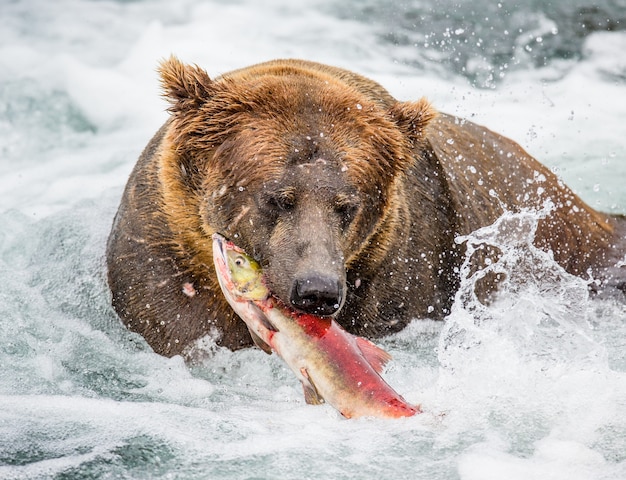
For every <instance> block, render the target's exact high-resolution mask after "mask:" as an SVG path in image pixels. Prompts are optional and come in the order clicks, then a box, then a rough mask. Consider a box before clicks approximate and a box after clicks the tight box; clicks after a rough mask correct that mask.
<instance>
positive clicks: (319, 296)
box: [289, 273, 345, 316]
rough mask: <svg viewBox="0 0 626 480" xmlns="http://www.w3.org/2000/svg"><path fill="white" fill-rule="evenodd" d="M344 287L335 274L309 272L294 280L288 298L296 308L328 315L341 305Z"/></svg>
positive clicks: (332, 313)
mask: <svg viewBox="0 0 626 480" xmlns="http://www.w3.org/2000/svg"><path fill="white" fill-rule="evenodd" d="M344 288H345V286H344V282H342V281H341V279H339V278H338V277H336V276H333V275H328V274H322V273H309V274H307V275H302V276H300V277H298V278H296V279H295V280H294V282H293V285H292V287H291V294H290V298H289V300H290V302H291V305H292V306H293V307H295V308H297V309H298V310H302V311H304V312H306V313H311V314H313V315H321V316H330V315H334V314H335V313H337V312H338V311H339V309H340V308H341V307H342V306H343V300H344V296H345V295H344Z"/></svg>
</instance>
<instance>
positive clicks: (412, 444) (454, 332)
mask: <svg viewBox="0 0 626 480" xmlns="http://www.w3.org/2000/svg"><path fill="white" fill-rule="evenodd" d="M387 5H389V4H388V2H382V1H378V0H368V1H364V2H356V1H350V2H344V1H338V0H334V1H332V0H325V1H323V0H317V1H312V2H307V4H306V5H296V4H294V3H293V2H289V1H287V0H271V1H266V2H263V3H262V4H261V2H253V1H252V0H240V1H237V2H201V1H199V0H185V1H181V2H168V1H166V0H155V1H151V2H147V1H136V2H122V1H119V2H115V1H78V0H58V1H55V2H49V1H45V0H41V1H37V0H31V1H29V2H26V1H24V2H2V3H1V4H0V287H1V288H0V366H1V367H2V368H0V478H3V479H4V478H6V479H43V478H46V479H47V478H55V479H72V478H77V479H78V478H81V479H82V478H181V479H192V478H216V479H261V478H285V479H289V478H294V479H296V478H297V479H300V478H307V477H320V478H333V479H341V478H377V479H386V478H389V479H402V478H410V479H415V478H425V479H426V478H427V479H463V480H473V479H491V478H493V479H496V478H498V479H499V478H510V479H534V478H537V479H539V478H540V479H581V480H582V479H585V480H586V479H623V478H626V416H625V415H624V412H625V411H626V310H625V308H624V306H623V305H618V304H613V303H610V302H596V301H593V302H592V301H589V299H588V298H587V294H586V289H585V284H584V282H583V281H581V280H580V279H577V278H573V277H571V276H569V275H567V274H566V273H565V272H563V271H562V270H561V269H560V268H559V267H558V266H557V265H555V264H554V263H553V262H552V261H551V260H550V258H548V257H547V256H546V255H545V254H543V253H542V252H539V251H537V250H535V249H534V248H533V247H532V245H530V242H529V239H530V238H532V231H533V227H534V222H536V220H537V218H538V215H537V214H531V213H528V212H523V213H521V214H519V215H517V216H515V215H506V216H505V217H503V218H502V219H501V220H500V223H499V224H498V225H496V226H495V227H493V228H487V229H484V230H482V231H480V232H477V233H476V234H474V235H473V236H472V237H471V238H470V241H478V240H481V241H487V242H489V243H491V244H494V245H498V246H500V248H501V249H502V250H503V251H504V252H505V254H504V255H503V257H502V259H501V260H500V261H499V262H498V264H496V265H493V266H492V267H490V268H494V269H499V270H501V271H504V272H507V274H508V277H507V279H508V281H507V283H506V284H505V286H504V288H505V290H504V292H505V295H503V296H502V297H501V298H500V299H499V300H498V301H497V302H495V303H494V304H493V305H491V306H489V307H485V306H483V305H482V304H480V303H479V302H477V301H476V299H475V298H474V297H473V293H472V288H473V284H474V282H475V281H476V280H477V278H475V277H472V278H470V279H468V280H467V281H466V282H464V283H463V285H462V288H461V290H460V292H459V295H458V297H457V301H456V302H455V305H454V308H453V312H452V314H451V315H450V317H449V318H448V320H447V322H446V323H445V324H442V323H434V322H429V321H415V322H413V323H412V324H411V325H410V326H409V327H408V328H407V329H406V330H405V331H403V332H401V333H400V334H397V335H395V336H393V337H390V338H387V339H385V340H384V341H382V342H381V344H382V346H383V347H384V348H386V349H387V350H389V351H390V352H391V353H392V354H393V356H394V361H393V362H392V364H391V365H390V366H389V367H388V369H387V371H386V373H385V377H386V379H387V380H388V381H389V383H390V384H391V385H393V386H394V388H396V389H397V390H398V391H399V392H401V393H402V394H403V395H404V396H405V398H407V399H408V400H409V401H413V402H417V403H422V405H423V407H424V410H425V411H426V413H425V414H423V415H420V416H418V417H413V418H409V419H401V420H397V421H387V420H372V419H357V420H350V421H347V420H344V419H342V418H341V417H340V416H339V415H338V414H337V413H336V412H335V411H334V410H333V409H332V408H331V407H328V406H320V407H312V406H308V405H306V404H305V403H304V401H303V395H302V392H301V390H300V387H299V386H298V384H297V381H296V380H295V378H294V376H293V374H291V373H290V371H289V370H288V369H286V368H285V366H284V365H283V363H282V362H281V361H280V359H278V358H276V356H267V355H265V354H264V353H263V352H260V351H259V350H256V349H249V350H245V351H240V352H230V351H226V350H223V349H219V348H216V347H215V346H214V345H212V344H211V342H210V341H207V342H206V344H205V345H204V348H203V350H202V352H203V355H200V356H199V357H198V359H197V362H196V364H195V365H192V366H186V365H184V363H183V362H182V360H181V359H180V358H173V359H165V358H162V357H159V356H157V355H155V354H154V353H152V352H151V350H150V349H149V348H148V347H147V345H146V344H145V342H144V341H143V340H142V339H141V337H139V336H137V335H135V334H132V333H130V332H128V331H126V330H125V329H124V328H123V326H122V325H121V324H120V322H119V321H118V319H117V317H116V316H115V314H114V313H113V311H112V309H111V307H110V305H109V302H110V298H109V293H108V290H107V287H106V281H105V265H104V248H105V247H104V246H105V242H106V237H107V234H108V231H109V229H110V225H111V221H112V218H113V215H114V213H115V210H116V208H117V204H118V202H119V198H120V196H121V192H122V188H123V186H124V183H125V181H126V178H127V176H128V174H129V172H130V170H131V168H132V166H133V164H134V162H135V160H136V158H137V156H138V154H139V153H140V151H141V149H142V148H143V147H144V145H145V144H146V143H147V141H148V139H149V138H150V136H151V135H152V134H153V133H154V131H155V130H156V129H157V128H158V126H159V125H160V124H161V123H162V122H163V121H164V120H165V118H166V114H165V113H164V110H165V108H166V105H165V103H164V102H163V101H162V100H161V99H160V97H159V91H158V82H157V79H156V75H155V72H154V69H155V65H156V64H157V62H158V60H159V59H161V58H164V57H166V56H168V55H169V54H170V53H175V54H177V55H178V56H179V57H180V58H181V59H183V60H184V61H187V62H190V63H198V64H199V65H201V66H203V67H205V68H207V70H208V71H209V74H211V75H213V76H215V75H217V74H219V73H222V72H225V71H228V70H230V69H233V68H238V67H241V66H245V65H248V64H251V63H254V62H258V61H263V60H267V59H271V58H278V57H303V58H307V59H311V60H317V61H322V62H326V63H331V64H335V65H338V66H343V67H346V68H350V69H353V70H357V71H359V72H361V73H363V74H365V75H368V76H371V77H372V78H374V79H376V80H378V81H380V82H381V83H383V84H384V85H385V86H386V87H388V88H389V90H390V91H391V92H392V93H393V94H394V95H396V96H397V97H399V98H401V99H416V98H418V97H420V96H422V95H426V96H427V97H428V98H429V99H430V100H431V101H432V102H433V103H434V104H435V106H436V107H437V108H440V109H441V110H442V111H446V112H450V113H455V114H459V115H462V116H464V117H466V118H470V119H472V120H474V121H477V122H479V123H483V124H485V125H487V126H489V127H491V128H493V129H495V130H497V131H499V132H502V133H504V134H506V135H508V136H511V137H512V138H514V139H516V140H517V141H518V142H520V143H521V144H522V146H524V148H526V149H527V150H528V151H529V152H530V153H532V154H533V155H535V156H536V157H537V158H539V159H540V160H541V161H542V162H544V163H545V164H547V165H548V166H549V167H551V168H552V169H553V170H555V171H556V172H557V173H558V174H559V175H560V176H561V177H562V178H563V179H564V181H565V182H566V183H568V184H569V185H570V186H572V187H573V188H574V189H575V190H576V192H577V193H579V194H580V195H581V196H582V197H583V198H584V199H585V200H586V201H587V202H588V203H590V204H591V205H592V206H594V207H595V208H599V209H602V210H605V211H611V212H615V213H617V212H622V213H626V189H625V188H624V183H625V179H626V162H625V161H624V158H625V153H626V135H624V127H623V119H624V118H626V101H623V100H624V99H625V98H626V54H625V53H624V52H625V51H626V32H625V31H624V28H625V20H624V18H625V17H626V4H625V3H624V2H623V0H621V1H620V0H615V1H611V0H605V1H597V2H594V3H593V4H591V3H588V2H584V1H581V0H577V1H565V0H561V1H559V2H551V3H550V4H549V5H544V2H523V5H515V4H511V3H509V2H500V3H497V2H486V1H485V2H482V1H476V2H460V1H455V2H453V1H448V0H441V1H439V2H436V3H431V2H422V1H417V0H415V1H412V2H403V3H402V4H401V5H396V6H393V7H389V6H387ZM479 40H480V41H479ZM503 224H507V225H515V226H516V229H515V230H516V231H517V232H518V234H517V235H514V236H513V237H509V238H505V237H504V236H503V235H501V234H500V233H499V232H500V229H499V227H500V226H501V225H503ZM512 246H515V248H512ZM507 293H510V294H509V295H506V294H507Z"/></svg>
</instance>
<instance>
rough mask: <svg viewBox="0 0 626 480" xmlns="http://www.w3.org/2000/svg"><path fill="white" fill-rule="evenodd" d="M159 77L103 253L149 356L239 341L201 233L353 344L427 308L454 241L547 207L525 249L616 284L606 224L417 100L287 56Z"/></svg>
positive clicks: (609, 220) (448, 281) (443, 296)
mask: <svg viewBox="0 0 626 480" xmlns="http://www.w3.org/2000/svg"><path fill="white" fill-rule="evenodd" d="M160 74H161V81H162V85H163V89H164V92H165V93H164V94H165V97H166V98H167V99H168V100H169V102H170V103H171V107H170V109H169V111H170V113H171V118H170V119H169V120H168V121H167V122H166V123H165V125H163V127H161V129H160V130H159V131H158V132H157V133H156V135H155V136H154V138H153V139H152V140H151V141H150V143H149V144H148V146H147V147H146V149H145V150H144V152H143V153H142V155H141V157H140V158H139V161H138V162H137V165H136V166H135V168H134V170H133V172H132V174H131V176H130V179H129V181H128V184H127V186H126V189H125V191H124V195H123V198H122V201H121V205H120V207H119V211H118V213H117V216H116V218H115V221H114V223H113V228H112V232H111V235H110V238H109V242H108V246H107V262H108V279H109V285H110V288H111V291H112V294H113V297H112V302H113V306H114V308H115V310H116V311H117V313H118V314H119V316H120V317H121V318H122V320H123V322H124V323H125V324H126V325H127V326H128V328H130V329H131V330H133V331H135V332H139V333H140V334H141V335H143V337H145V339H146V340H147V342H148V343H149V344H150V345H151V346H152V348H153V349H154V351H155V352H157V353H160V354H162V355H167V356H171V355H176V354H181V353H183V354H184V353H185V351H186V349H188V348H189V347H190V346H192V345H193V344H194V343H195V341H196V340H198V339H200V338H201V337H203V336H205V335H212V336H213V338H215V339H216V341H217V343H218V344H219V345H223V346H226V347H228V348H231V349H238V348H241V347H246V346H249V345H251V344H252V341H251V338H250V335H249V333H248V332H247V329H246V326H245V324H244V322H243V321H241V320H240V319H239V318H237V317H236V315H235V314H234V313H233V311H232V310H231V308H230V307H229V305H228V304H227V303H226V300H225V299H224V297H223V296H222V293H221V291H220V288H219V285H218V282H217V279H216V276H215V271H214V267H213V261H212V243H211V235H212V234H213V233H214V232H219V233H221V234H223V235H225V236H226V237H228V238H230V239H232V240H233V241H234V242H235V243H236V244H238V245H239V246H241V247H242V248H243V249H245V250H246V251H247V252H248V253H249V254H251V255H252V256H254V258H255V259H256V260H258V262H259V263H260V264H261V265H262V266H263V267H264V271H265V273H266V276H267V281H268V284H269V287H270V288H271V290H272V291H273V292H274V293H275V295H276V296H277V297H279V298H280V299H281V300H282V301H283V302H285V303H286V304H287V305H290V306H293V307H294V308H296V309H299V310H302V311H306V312H310V313H314V314H317V315H324V316H333V317H334V318H335V319H336V320H337V321H338V322H339V323H340V324H341V325H342V326H343V327H344V328H345V329H347V330H348V331H350V332H351V333H354V334H357V335H362V336H365V337H369V338H372V337H377V336H381V335H385V334H389V333H392V332H396V331H398V330H400V329H402V328H403V327H404V326H405V325H407V323H408V322H409V321H411V320H412V319H414V318H434V319H442V318H444V317H445V316H446V314H447V313H448V312H449V309H450V306H451V303H452V300H453V298H454V294H455V292H456V290H457V289H458V286H459V266H460V264H461V262H462V260H463V258H464V251H465V248H464V245H457V244H456V243H455V237H457V236H458V235H464V234H468V233H470V232H472V231H473V230H475V229H477V228H479V227H483V226H485V225H489V224H491V223H493V222H494V221H495V220H496V219H497V218H498V217H499V216H500V215H501V214H502V213H503V212H504V210H511V211H518V210H519V209H520V208H524V207H530V208H540V207H541V206H542V205H543V204H544V202H545V201H546V200H547V199H551V200H552V202H553V203H554V205H555V208H554V209H553V210H552V211H551V213H550V214H549V215H548V216H547V217H546V218H544V219H543V220H542V221H541V222H540V224H539V227H538V231H537V234H536V239H535V243H536V245H537V246H539V247H540V248H542V249H545V250H550V251H551V252H552V253H553V255H554V259H555V260H556V261H557V262H558V263H559V264H561V265H562V266H563V267H564V268H565V269H566V270H567V271H568V272H570V273H572V274H575V275H581V276H586V275H588V274H589V273H591V274H592V275H594V276H595V277H597V278H599V279H600V280H602V281H604V284H605V285H608V284H611V283H612V284H615V285H616V286H617V287H618V288H623V282H624V278H623V277H624V272H623V269H621V270H620V268H619V266H615V265H616V264H617V262H618V261H619V260H620V259H622V258H623V257H624V253H625V251H626V241H625V240H624V239H625V234H626V221H624V219H623V218H620V217H616V216H609V215H606V214H603V213H599V212H596V211H594V210H592V209H591V208H590V207H589V206H587V205H586V204H585V203H583V202H582V201H581V200H580V199H579V198H578V197H577V196H576V195H574V194H573V193H572V192H571V191H570V190H569V189H568V188H567V187H566V186H565V185H563V184H562V183H561V181H560V180H559V179H558V178H556V177H555V176H554V175H553V174H552V173H551V172H550V171H549V170H548V169H546V168H545V167H543V166H542V165H540V164H539V163H538V162H537V161H536V160H534V159H533V158H532V157H530V156H529V155H528V154H527V153H526V152H525V151H524V150H523V149H522V148H521V147H520V146H519V145H517V144H516V143H514V142H513V141H511V140H509V139H507V138H504V137H502V136H500V135H498V134H496V133H494V132H492V131H490V130H488V129H486V128H484V127H481V126H478V125H475V124H473V123H471V122H468V121H466V120H463V119H460V118H455V117H453V116H450V115H446V114H443V113H438V112H436V111H435V110H434V109H433V108H432V107H431V106H430V105H429V104H428V102H427V101H425V100H424V99H422V100H419V101H417V102H399V101H397V100H395V99H394V98H393V97H392V96H391V95H390V94H389V93H388V92H387V91H385V89H383V87H381V86H380V85H378V84H377V83H375V82H373V81H372V80H369V79H367V78H365V77H362V76H360V75H358V74H355V73H351V72H349V71H346V70H342V69H340V68H334V67H329V66H325V65H321V64H318V63H313V62H308V61H301V60H276V61H271V62H267V63H263V64H260V65H255V66H252V67H249V68H244V69H241V70H237V71H234V72H231V73H228V74H225V75H222V76H221V77H219V78H216V79H215V80H211V79H210V78H209V76H208V75H207V73H206V72H205V71H204V70H202V69H200V68H198V67H195V66H188V65H184V64H182V63H181V62H179V61H178V60H177V59H175V58H170V59H169V60H167V61H164V62H163V63H162V65H161V67H160ZM619 275H622V277H621V279H620V278H619Z"/></svg>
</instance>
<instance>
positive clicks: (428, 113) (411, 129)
mask: <svg viewBox="0 0 626 480" xmlns="http://www.w3.org/2000/svg"><path fill="white" fill-rule="evenodd" d="M389 113H390V115H391V117H392V118H393V120H394V121H395V122H396V124H397V125H398V126H399V127H400V129H401V130H402V131H403V132H404V133H405V134H406V135H407V137H408V138H409V140H411V142H412V143H413V145H414V146H416V147H419V146H421V145H423V144H424V142H425V134H424V130H425V129H426V126H427V125H428V123H429V122H430V121H431V120H432V119H433V118H435V117H436V116H437V111H436V110H435V109H434V108H433V107H432V106H431V105H430V103H429V102H428V100H426V99H425V98H421V99H420V100H418V101H417V102H397V103H396V104H395V105H394V106H393V107H391V109H390V111H389Z"/></svg>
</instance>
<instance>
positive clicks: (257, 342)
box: [248, 327, 272, 355]
mask: <svg viewBox="0 0 626 480" xmlns="http://www.w3.org/2000/svg"><path fill="white" fill-rule="evenodd" d="M248 332H250V336H251V337H252V341H253V342H254V344H255V345H256V346H257V347H259V348H260V349H261V350H263V351H264V352H265V353H267V354H268V355H271V354H272V347H270V346H269V345H268V344H267V343H265V342H264V341H263V340H261V337H259V336H258V335H257V334H256V333H254V332H253V331H252V329H251V328H250V327H248Z"/></svg>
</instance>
